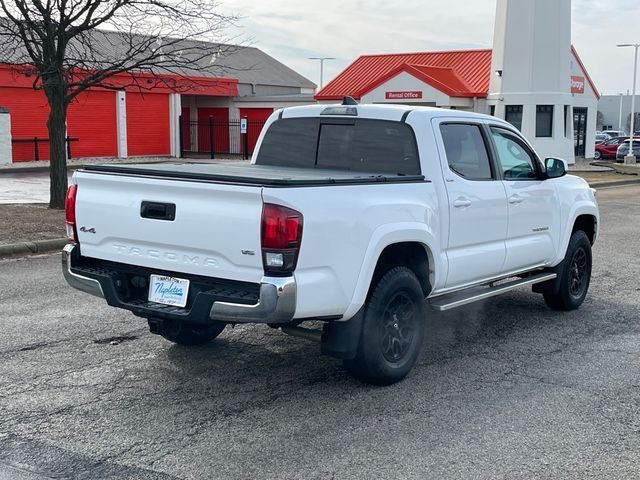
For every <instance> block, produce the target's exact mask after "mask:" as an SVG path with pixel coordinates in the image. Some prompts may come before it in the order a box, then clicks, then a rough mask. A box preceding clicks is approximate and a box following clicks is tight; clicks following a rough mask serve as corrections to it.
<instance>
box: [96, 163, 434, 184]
mask: <svg viewBox="0 0 640 480" xmlns="http://www.w3.org/2000/svg"><path fill="white" fill-rule="evenodd" d="M84 170H86V171H90V172H96V173H109V174H118V175H135V176H149V177H156V178H158V177H160V178H168V179H179V180H197V181H205V182H207V181H208V182H221V183H238V184H244V185H256V186H258V185H259V186H272V187H287V186H320V185H334V184H342V185H344V184H347V185H353V184H360V183H379V182H382V183H397V182H423V181H425V178H424V176H422V175H402V174H389V173H366V172H351V171H348V170H325V169H312V168H294V167H276V166H271V165H252V164H247V163H238V162H234V163H215V164H214V163H162V164H157V163H156V164H134V165H87V166H86V167H84Z"/></svg>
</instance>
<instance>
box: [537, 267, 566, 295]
mask: <svg viewBox="0 0 640 480" xmlns="http://www.w3.org/2000/svg"><path fill="white" fill-rule="evenodd" d="M563 268H564V260H563V261H561V262H560V263H559V264H558V265H556V266H555V267H553V268H549V269H547V270H545V271H547V272H553V273H555V274H557V275H558V276H557V277H556V278H554V279H553V280H548V281H546V282H542V283H536V284H534V285H532V286H531V290H532V291H533V292H534V293H546V294H548V295H555V294H557V293H558V291H559V290H560V281H561V279H562V270H563Z"/></svg>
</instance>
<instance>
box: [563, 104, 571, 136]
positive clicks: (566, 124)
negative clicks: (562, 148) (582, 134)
mask: <svg viewBox="0 0 640 480" xmlns="http://www.w3.org/2000/svg"><path fill="white" fill-rule="evenodd" d="M570 114H571V107H570V106H569V105H565V106H564V136H565V137H566V138H569V119H570V118H571V117H570V116H569V115H570Z"/></svg>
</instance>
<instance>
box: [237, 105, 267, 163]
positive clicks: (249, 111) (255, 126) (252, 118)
mask: <svg viewBox="0 0 640 480" xmlns="http://www.w3.org/2000/svg"><path fill="white" fill-rule="evenodd" d="M272 113H273V108H241V109H240V118H245V117H246V118H247V137H248V138H247V142H248V147H249V153H253V149H254V148H255V146H256V142H257V141H258V137H259V136H260V132H261V131H262V126H263V125H264V122H266V121H267V118H269V115H271V114H272Z"/></svg>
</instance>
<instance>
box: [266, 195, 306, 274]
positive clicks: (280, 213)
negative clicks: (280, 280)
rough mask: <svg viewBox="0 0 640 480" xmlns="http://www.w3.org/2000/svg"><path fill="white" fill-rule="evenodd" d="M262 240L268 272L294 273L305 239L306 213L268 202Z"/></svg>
mask: <svg viewBox="0 0 640 480" xmlns="http://www.w3.org/2000/svg"><path fill="white" fill-rule="evenodd" d="M261 241H262V264H263V265H264V271H265V273H268V274H273V275H285V274H290V273H292V272H293V271H294V270H295V268H296V263H297V261H298V253H300V244H301V243H302V214H301V213H300V212H298V211H296V210H293V209H292V208H287V207H283V206H281V205H274V204H272V203H265V204H264V206H263V208H262V232H261Z"/></svg>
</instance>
